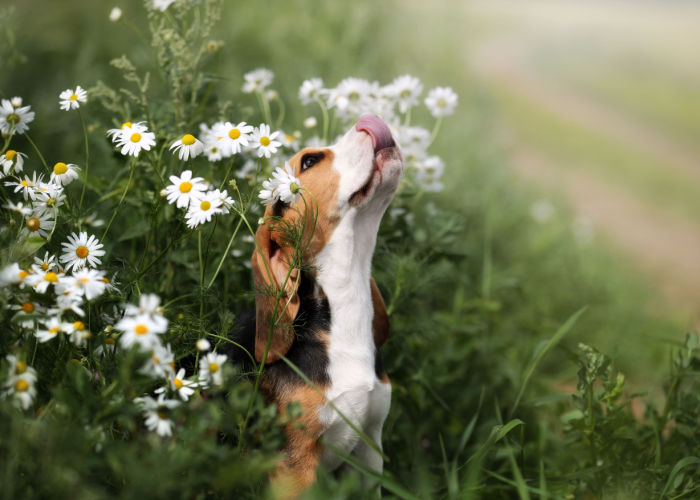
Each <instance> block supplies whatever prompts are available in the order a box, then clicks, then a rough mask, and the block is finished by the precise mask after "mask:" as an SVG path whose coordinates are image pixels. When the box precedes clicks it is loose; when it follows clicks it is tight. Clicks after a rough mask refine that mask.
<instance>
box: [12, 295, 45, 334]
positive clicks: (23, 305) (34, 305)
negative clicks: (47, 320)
mask: <svg viewBox="0 0 700 500" xmlns="http://www.w3.org/2000/svg"><path fill="white" fill-rule="evenodd" d="M17 300H18V302H19V303H18V304H13V305H11V306H10V309H13V310H15V311H17V313H16V314H15V315H14V316H13V318H12V320H13V321H17V322H19V325H20V326H22V327H23V328H32V329H34V328H35V327H36V317H35V316H32V315H35V314H36V315H44V314H46V308H44V307H42V306H41V304H39V303H38V302H36V301H33V300H31V299H30V298H29V297H28V296H19V297H17Z"/></svg>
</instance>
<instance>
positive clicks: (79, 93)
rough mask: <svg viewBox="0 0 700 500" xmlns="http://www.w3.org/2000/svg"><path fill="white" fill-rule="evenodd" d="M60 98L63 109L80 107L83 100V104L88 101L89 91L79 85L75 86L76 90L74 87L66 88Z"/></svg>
mask: <svg viewBox="0 0 700 500" xmlns="http://www.w3.org/2000/svg"><path fill="white" fill-rule="evenodd" d="M58 98H59V99H60V101H59V104H60V105H61V106H60V107H61V109H62V110H64V111H68V110H71V109H78V108H79V107H80V103H81V102H82V103H83V104H84V103H86V102H87V91H85V89H83V88H82V87H81V86H80V85H78V86H77V87H75V91H73V89H66V90H64V91H63V92H61V93H60V95H59V96H58Z"/></svg>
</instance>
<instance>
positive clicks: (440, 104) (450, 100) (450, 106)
mask: <svg viewBox="0 0 700 500" xmlns="http://www.w3.org/2000/svg"><path fill="white" fill-rule="evenodd" d="M425 105H426V106H427V107H428V109H429V110H430V114H432V115H433V116H434V117H435V118H438V117H440V116H448V115H451V114H452V113H454V111H455V108H456V107H457V94H455V93H454V92H453V91H452V89H451V88H450V87H435V88H434V89H433V90H431V91H430V92H428V97H426V98H425Z"/></svg>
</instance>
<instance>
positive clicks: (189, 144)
mask: <svg viewBox="0 0 700 500" xmlns="http://www.w3.org/2000/svg"><path fill="white" fill-rule="evenodd" d="M170 149H171V150H172V149H175V151H177V152H178V158H179V159H181V160H185V161H187V160H188V159H189V158H196V157H197V156H199V155H200V154H201V153H202V152H204V144H202V141H200V140H199V139H197V138H196V137H195V136H193V135H192V134H185V135H183V136H182V139H178V140H177V141H175V142H173V144H172V145H171V146H170ZM175 151H174V152H173V154H175Z"/></svg>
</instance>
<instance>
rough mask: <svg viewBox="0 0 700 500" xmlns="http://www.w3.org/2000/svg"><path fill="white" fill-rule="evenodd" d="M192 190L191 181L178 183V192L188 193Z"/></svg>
mask: <svg viewBox="0 0 700 500" xmlns="http://www.w3.org/2000/svg"><path fill="white" fill-rule="evenodd" d="M191 190H192V183H191V182H187V181H185V182H183V183H182V184H180V192H181V193H189V192H190V191H191Z"/></svg>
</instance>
